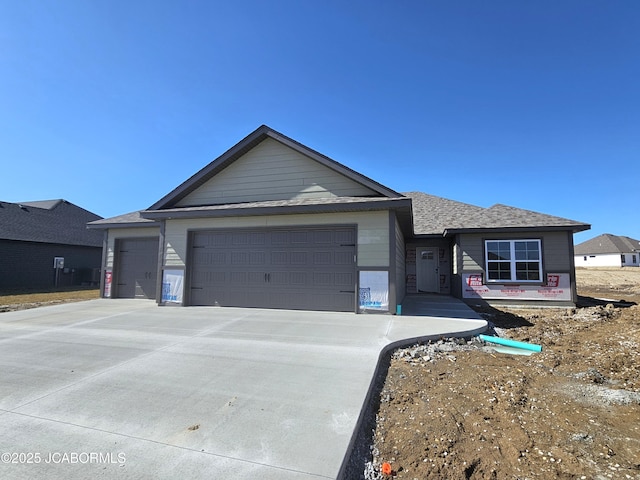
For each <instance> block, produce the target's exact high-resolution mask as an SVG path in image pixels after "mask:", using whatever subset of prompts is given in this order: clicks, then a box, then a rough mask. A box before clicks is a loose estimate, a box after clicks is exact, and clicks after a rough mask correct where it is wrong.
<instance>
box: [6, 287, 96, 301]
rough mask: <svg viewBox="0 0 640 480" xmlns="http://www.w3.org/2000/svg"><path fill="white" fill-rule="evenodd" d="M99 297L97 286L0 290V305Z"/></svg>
mask: <svg viewBox="0 0 640 480" xmlns="http://www.w3.org/2000/svg"><path fill="white" fill-rule="evenodd" d="M96 298H100V290H99V289H97V288H90V289H89V288H80V287H79V288H78V289H75V290H67V289H65V290H57V291H49V292H7V293H4V292H0V305H15V304H33V303H62V302H79V301H82V300H93V299H96Z"/></svg>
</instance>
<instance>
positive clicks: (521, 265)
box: [484, 240, 542, 283]
mask: <svg viewBox="0 0 640 480" xmlns="http://www.w3.org/2000/svg"><path fill="white" fill-rule="evenodd" d="M484 249H485V262H486V270H485V271H486V280H487V282H489V283H491V282H493V283H501V282H518V283H526V282H541V281H542V248H541V243H540V240H485V242H484Z"/></svg>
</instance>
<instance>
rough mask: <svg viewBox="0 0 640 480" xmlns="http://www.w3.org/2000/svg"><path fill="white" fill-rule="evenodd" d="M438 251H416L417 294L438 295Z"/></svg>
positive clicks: (426, 249)
mask: <svg viewBox="0 0 640 480" xmlns="http://www.w3.org/2000/svg"><path fill="white" fill-rule="evenodd" d="M438 262H439V260H438V249H437V248H428V247H422V248H418V249H417V251H416V267H417V279H416V280H417V287H418V292H429V293H439V292H440V281H439V280H440V277H439V275H438Z"/></svg>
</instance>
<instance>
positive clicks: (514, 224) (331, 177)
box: [89, 125, 590, 313]
mask: <svg viewBox="0 0 640 480" xmlns="http://www.w3.org/2000/svg"><path fill="white" fill-rule="evenodd" d="M89 228H91V229H102V230H104V253H103V261H102V262H103V263H102V267H103V270H104V272H105V276H104V278H103V287H102V288H103V295H104V296H105V297H120V298H122V297H126V298H130V297H141V298H151V299H155V300H156V301H157V302H158V303H159V304H179V305H220V306H240V307H262V308H281V309H303V310H328V311H352V312H369V311H380V312H389V313H395V312H396V309H397V306H398V305H400V304H401V303H402V300H403V299H404V297H405V295H408V294H418V293H436V294H443V295H453V296H455V297H459V298H462V299H464V300H466V301H469V302H474V303H477V302H492V303H493V302H496V303H497V302H506V303H509V302H511V303H523V302H533V303H541V304H554V305H572V304H573V303H574V302H575V300H576V288H575V268H574V264H573V258H574V257H573V234H574V233H575V232H579V231H582V230H586V229H588V228H590V226H589V225H587V224H584V223H581V222H576V221H573V220H567V219H564V218H559V217H554V216H551V215H545V214H541V213H536V212H531V211H526V210H521V209H518V208H513V207H509V206H505V205H494V206H493V207H491V208H481V207H477V206H473V205H468V204H465V203H460V202H456V201H453V200H448V199H445V198H440V197H435V196H433V195H428V194H425V193H420V192H411V193H405V194H401V193H398V192H396V191H394V190H392V189H391V188H389V187H387V186H385V185H382V184H380V183H378V182H376V181H375V180H372V179H370V178H368V177H366V176H364V175H362V174H360V173H358V172H356V171H354V170H352V169H350V168H348V167H346V166H345V165H342V164H341V163H338V162H336V161H335V160H332V159H330V158H328V157H326V156H325V155H322V154H321V153H319V152H317V151H315V150H312V149H311V148H309V147H307V146H305V145H302V144H300V143H298V142H297V141H295V140H293V139H291V138H289V137H286V136H285V135H283V134H281V133H278V132H276V131H275V130H273V129H271V128H269V127H267V126H264V125H263V126H261V127H259V128H258V129H257V130H255V131H254V132H252V133H251V134H249V135H248V136H247V137H246V138H244V139H243V140H241V141H240V142H238V143H237V144H236V145H234V146H233V147H231V148H230V149H229V150H228V151H226V152H225V153H223V154H222V155H221V156H220V157H218V158H217V159H216V160H214V161H213V162H211V163H210V164H208V165H207V166H205V167H204V168H203V169H202V170H200V171H199V172H197V173H196V174H195V175H193V176H192V177H191V178H189V179H188V180H186V181H185V182H183V183H182V184H180V185H179V186H178V187H176V188H175V189H174V190H173V191H171V192H169V193H168V194H167V195H166V196H164V197H163V198H161V199H160V200H158V201H157V202H156V203H154V204H153V205H151V206H150V207H149V208H148V209H146V210H142V211H138V212H133V213H129V214H126V215H122V216H118V217H114V218H108V219H104V220H98V221H94V222H91V223H90V224H89Z"/></svg>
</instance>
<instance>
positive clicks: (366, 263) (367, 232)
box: [164, 211, 389, 268]
mask: <svg viewBox="0 0 640 480" xmlns="http://www.w3.org/2000/svg"><path fill="white" fill-rule="evenodd" d="M349 224H351V225H354V224H355V225H357V237H358V240H357V243H358V245H357V255H358V257H357V266H358V267H386V268H388V267H389V214H388V212H387V211H375V212H358V213H331V214H324V213H323V214H314V215H273V216H255V217H222V218H202V219H177V220H167V223H166V229H165V242H166V248H165V258H164V265H165V266H167V267H184V266H185V265H186V262H187V237H188V235H187V232H188V231H189V230H211V229H222V228H252V227H287V226H296V225H307V226H312V225H349Z"/></svg>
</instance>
